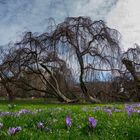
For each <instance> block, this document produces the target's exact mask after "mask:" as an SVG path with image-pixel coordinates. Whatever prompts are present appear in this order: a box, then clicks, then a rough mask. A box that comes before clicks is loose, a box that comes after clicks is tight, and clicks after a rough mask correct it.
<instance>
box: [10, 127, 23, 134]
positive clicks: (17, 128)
mask: <svg viewBox="0 0 140 140" xmlns="http://www.w3.org/2000/svg"><path fill="white" fill-rule="evenodd" d="M21 130H22V128H21V127H20V126H17V127H10V128H9V130H8V132H9V134H10V135H15V134H16V133H18V132H20V131H21Z"/></svg>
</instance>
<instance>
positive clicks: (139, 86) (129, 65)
mask: <svg viewBox="0 0 140 140" xmlns="http://www.w3.org/2000/svg"><path fill="white" fill-rule="evenodd" d="M122 63H123V64H124V65H125V67H126V69H127V70H128V71H129V72H130V73H131V75H132V76H133V78H134V82H135V86H136V90H137V98H138V100H139V101H140V78H139V77H138V76H137V74H136V70H135V66H134V65H133V63H132V61H130V60H128V59H123V60H122Z"/></svg>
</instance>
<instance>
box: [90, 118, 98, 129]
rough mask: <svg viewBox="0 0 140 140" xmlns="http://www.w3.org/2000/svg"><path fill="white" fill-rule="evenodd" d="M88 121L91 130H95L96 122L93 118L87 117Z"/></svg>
mask: <svg viewBox="0 0 140 140" xmlns="http://www.w3.org/2000/svg"><path fill="white" fill-rule="evenodd" d="M88 120H89V123H90V126H91V127H92V128H95V127H96V125H97V120H96V119H95V118H94V117H89V118H88Z"/></svg>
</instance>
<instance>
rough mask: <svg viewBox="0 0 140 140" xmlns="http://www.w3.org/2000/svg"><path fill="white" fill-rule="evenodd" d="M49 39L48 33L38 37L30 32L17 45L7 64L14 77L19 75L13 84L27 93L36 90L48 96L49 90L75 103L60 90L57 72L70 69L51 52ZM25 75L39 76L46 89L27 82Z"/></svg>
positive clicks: (66, 100)
mask: <svg viewBox="0 0 140 140" xmlns="http://www.w3.org/2000/svg"><path fill="white" fill-rule="evenodd" d="M44 36H45V37H44ZM44 38H45V39H44ZM49 38H50V37H49V36H47V33H46V34H43V35H41V36H37V35H33V34H32V33H31V32H28V33H26V34H25V36H24V37H23V39H22V40H21V41H20V42H18V43H16V44H15V46H14V47H13V48H15V47H16V48H17V49H16V50H14V51H13V53H12V57H10V60H9V59H7V63H9V64H10V66H11V67H8V68H9V71H12V72H13V74H12V75H18V77H16V78H15V79H14V80H13V81H12V83H14V84H15V85H16V86H17V87H18V88H23V89H24V90H26V91H31V90H35V91H38V92H43V93H45V94H48V88H49V89H51V90H52V93H51V94H53V95H54V96H55V97H57V98H58V99H60V100H61V101H65V102H75V101H76V100H71V99H69V98H67V97H66V96H65V95H64V94H63V93H62V92H61V90H60V87H59V81H58V80H57V79H56V77H55V71H56V70H57V71H61V72H64V70H65V73H66V71H67V70H68V69H67V67H66V65H65V61H64V60H62V59H60V58H59V56H58V55H57V54H56V52H53V51H52V50H50V43H49V42H50V40H49ZM23 73H24V74H25V73H26V74H27V73H31V74H34V75H36V76H38V78H39V79H40V81H41V82H42V85H43V86H44V87H45V88H39V87H37V86H35V85H34V84H32V83H31V82H30V81H28V80H26V79H25V78H24V76H23ZM50 79H51V80H50ZM50 81H52V82H50ZM23 85H24V86H23Z"/></svg>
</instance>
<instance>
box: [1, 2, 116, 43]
mask: <svg viewBox="0 0 140 140" xmlns="http://www.w3.org/2000/svg"><path fill="white" fill-rule="evenodd" d="M116 2H117V0H98V1H97V0H5V1H4V2H2V3H1V2H0V28H1V30H0V36H1V38H0V44H1V45H3V44H6V43H8V42H9V41H11V40H13V41H15V40H17V38H18V37H17V36H19V35H20V34H22V32H24V31H25V30H30V31H33V32H43V31H44V30H45V29H46V28H47V22H46V21H47V19H48V18H49V17H53V18H54V19H55V20H56V22H57V23H58V22H61V21H62V20H64V18H65V17H67V16H90V17H92V19H93V20H99V19H105V17H106V15H107V14H108V13H109V11H110V10H111V8H112V7H113V6H114V5H115V4H116Z"/></svg>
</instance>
